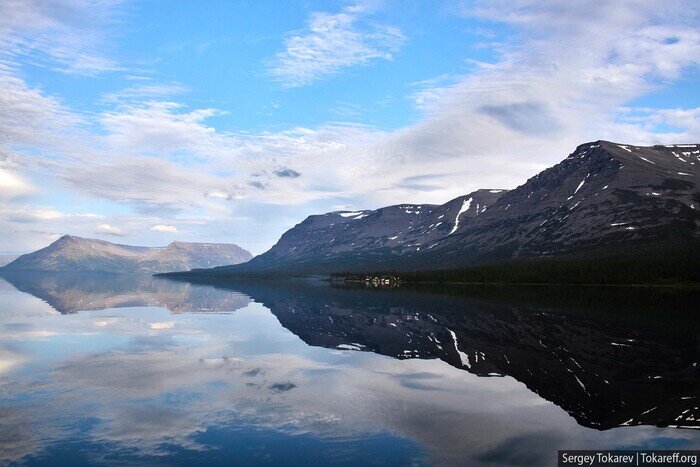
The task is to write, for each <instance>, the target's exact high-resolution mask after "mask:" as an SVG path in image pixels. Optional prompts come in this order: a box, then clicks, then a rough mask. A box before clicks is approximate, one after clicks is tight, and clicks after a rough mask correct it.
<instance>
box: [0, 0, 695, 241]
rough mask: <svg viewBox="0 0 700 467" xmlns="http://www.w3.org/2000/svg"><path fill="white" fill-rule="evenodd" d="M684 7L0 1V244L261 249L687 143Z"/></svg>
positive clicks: (689, 116)
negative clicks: (336, 222)
mask: <svg viewBox="0 0 700 467" xmlns="http://www.w3.org/2000/svg"><path fill="white" fill-rule="evenodd" d="M698 10H699V8H698V5H697V3H696V2H690V1H688V2H684V1H671V2H664V4H663V5H661V4H660V3H659V2H645V1H620V2H602V1H601V2H576V1H573V2H556V1H537V2H535V1H526V0H516V1H507V2H506V1H503V2H479V1H459V0H444V1H430V2H428V1H411V0H406V1H392V0H386V1H380V0H377V1H364V2H363V1H356V2H352V1H340V0H338V1H298V2H293V1H290V2H254V1H240V2H233V1H231V2H223V1H222V2H214V1H212V2H184V1H183V2H166V1H136V0H131V1H129V0H125V1H116V0H100V1H95V2H84V1H81V0H51V1H46V0H44V1H39V0H35V1H20V0H6V1H4V2H2V4H1V5H0V18H2V19H0V89H2V90H3V93H2V95H0V109H1V110H2V115H0V232H1V233H2V236H1V238H0V253H21V252H26V251H29V250H32V249H35V248H38V247H41V246H45V245H47V244H48V243H50V242H51V241H52V240H55V239H56V238H58V236H60V235H61V234H64V233H70V234H74V235H81V236H86V237H98V238H102V239H106V240H110V241H117V242H121V243H129V244H145V245H162V244H166V243H168V242H170V241H172V240H176V239H177V240H183V241H206V242H209V241H215V242H232V243H237V244H240V245H241V246H243V247H244V248H247V249H249V250H251V251H252V252H253V253H261V252H263V251H265V250H266V249H267V248H269V247H270V246H271V245H272V244H273V243H274V242H275V241H276V240H277V239H278V238H279V236H280V235H281V234H282V233H283V232H284V231H285V230H287V229H288V228H290V227H291V226H293V225H294V224H296V223H298V222H300V221H301V220H303V219H304V218H305V217H306V216H307V215H310V214H314V213H321V212H326V211H332V210H338V209H358V208H376V207H379V206H382V205H387V204H393V203H401V202H420V203H428V202H432V203H443V202H445V201H447V200H449V199H451V198H453V197H456V196H459V195H462V194H466V193H468V192H470V191H473V190H475V189H478V188H514V187H516V186H518V185H519V184H521V183H522V182H524V181H525V180H526V179H527V178H529V177H530V176H532V175H534V174H535V173H537V172H538V171H540V170H542V169H543V168H545V167H547V166H550V165H552V164H554V163H556V162H558V161H559V160H561V159H563V158H564V157H566V155H567V154H568V153H569V152H571V151H572V150H573V149H574V148H575V146H576V145H578V144H581V143H583V142H586V141H591V140H597V139H608V140H615V141H620V142H625V143H629V144H655V143H671V142H673V143H680V142H695V143H697V142H698V141H700V84H699V83H700V80H699V79H698V78H700V71H699V69H698V63H699V62H700V31H698V28H697V26H696V25H697V24H698V19H699V18H698Z"/></svg>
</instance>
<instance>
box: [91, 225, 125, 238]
mask: <svg viewBox="0 0 700 467" xmlns="http://www.w3.org/2000/svg"><path fill="white" fill-rule="evenodd" d="M95 232H96V233H100V234H105V235H113V236H115V237H124V236H126V235H127V234H126V233H125V232H124V231H123V230H122V229H120V228H119V227H114V226H112V225H109V224H100V225H98V226H97V229H95Z"/></svg>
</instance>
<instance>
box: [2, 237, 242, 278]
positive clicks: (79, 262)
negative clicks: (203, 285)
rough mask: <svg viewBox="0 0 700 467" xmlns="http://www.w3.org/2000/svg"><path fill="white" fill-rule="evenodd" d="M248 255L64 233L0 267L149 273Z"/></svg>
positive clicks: (223, 248) (234, 249) (213, 246)
mask: <svg viewBox="0 0 700 467" xmlns="http://www.w3.org/2000/svg"><path fill="white" fill-rule="evenodd" d="M251 257H252V255H251V254H250V253H249V252H248V251H246V250H244V249H242V248H240V247H239V246H237V245H232V244H217V243H185V242H173V243H171V244H169V245H167V246H165V247H162V248H149V247H140V246H129V245H118V244H115V243H110V242H106V241H103V240H96V239H89V238H81V237H75V236H70V235H64V236H63V237H61V238H59V239H58V240H56V241H55V242H53V243H52V244H51V245H49V246H47V247H46V248H42V249H40V250H37V251H35V252H33V253H29V254H26V255H22V256H20V257H19V258H17V259H16V260H14V261H12V262H11V263H9V264H8V265H7V266H5V267H4V268H3V269H2V270H3V271H21V270H32V271H67V272H110V273H133V274H137V273H141V274H150V273H158V272H169V271H182V270H186V269H192V268H204V267H214V266H220V265H224V264H238V263H242V262H244V261H247V260H249V259H250V258H251Z"/></svg>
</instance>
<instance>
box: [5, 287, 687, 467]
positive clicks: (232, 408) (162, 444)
mask: <svg viewBox="0 0 700 467" xmlns="http://www.w3.org/2000/svg"><path fill="white" fill-rule="evenodd" d="M696 303H697V296H695V295H693V294H692V293H672V292H670V291H666V290H654V291H647V290H642V289H633V290H630V289H606V290H597V289H590V288H588V289H586V288H584V289H581V288H558V289H552V288H543V287H538V288H527V287H514V288H513V287H511V288H506V287H500V288H496V287H470V288H441V289H439V290H438V289H436V288H423V289H420V290H418V289H409V288H406V287H402V288H399V289H391V290H374V289H366V288H364V287H345V286H336V285H333V284H329V283H327V282H321V281H286V282H271V281H270V282H216V283H204V282H201V283H189V282H182V281H173V280H168V279H159V278H151V277H147V276H126V275H124V276H110V275H66V274H62V275H61V274H20V275H12V276H5V279H4V281H0V462H2V463H13V462H19V463H28V464H55V463H62V464H71V465H80V464H98V463H105V464H113V463H158V464H190V465H191V464H207V465H212V464H214V465H216V464H228V463H231V462H236V463H238V464H243V465H246V464H248V465H266V464H271V465H280V464H281V465H294V464H310V465H318V464H332V465H357V464H359V463H361V464H370V465H372V464H376V465H384V464H393V465H410V464H417V465H423V464H452V465H454V464H466V463H469V464H488V465H492V464H532V465H543V464H545V465H546V464H553V463H555V461H556V450H557V449H577V448H578V449H614V448H645V449H656V448H658V449H662V448H678V449H698V448H700V432H699V431H698V430H697V428H698V427H699V426H700V422H698V421H697V419H698V417H699V416H700V411H698V405H700V404H698V397H699V396H700V378H698V376H699V375H698V368H697V361H698V341H699V340H698V337H699V335H700V334H699V332H698V331H699V328H700V325H699V323H698V319H697V317H696V313H695V310H693V306H694V305H695V304H696Z"/></svg>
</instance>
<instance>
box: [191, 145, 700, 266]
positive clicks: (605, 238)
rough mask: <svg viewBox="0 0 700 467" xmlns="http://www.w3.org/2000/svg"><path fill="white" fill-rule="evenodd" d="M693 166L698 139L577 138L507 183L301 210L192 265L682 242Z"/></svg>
mask: <svg viewBox="0 0 700 467" xmlns="http://www.w3.org/2000/svg"><path fill="white" fill-rule="evenodd" d="M698 167H700V145H676V146H653V147H637V146H630V145H621V144H615V143H610V142H606V141H598V142H595V143H588V144H583V145H581V146H579V147H578V148H577V149H576V151H574V152H573V153H572V154H571V155H569V156H568V157H567V158H566V159H565V160H563V161H562V162H561V163H559V164H557V165H556V166H554V167H551V168H549V169H547V170H545V171H543V172H541V173H539V174H537V175H536V176H534V177H533V178H531V179H529V180H528V181H527V182H526V183H525V184H523V185H522V186H520V187H518V188H516V189H513V190H510V191H505V190H479V191H476V192H474V193H470V194H468V195H465V196H461V197H459V198H456V199H454V200H452V201H450V202H448V203H446V204H443V205H413V204H405V205H397V206H390V207H386V208H382V209H377V210H374V211H356V212H332V213H328V214H323V215H317V216H310V217H308V218H307V219H306V220H304V221H303V222H301V223H300V224H298V225H297V226H295V227H293V228H292V229H290V230H289V231H287V232H286V233H285V234H284V235H283V236H282V237H281V238H280V240H279V242H278V243H277V244H276V245H275V246H273V247H272V248H271V249H270V250H269V251H268V252H266V253H264V254H262V255H260V256H257V257H256V258H254V259H253V260H251V261H250V262H248V263H246V264H244V265H240V266H236V267H232V268H218V269H217V270H215V271H209V272H207V271H203V272H202V274H207V273H214V274H229V273H231V274H235V273H238V272H266V271H267V272H299V273H328V272H334V271H362V270H364V271H372V270H374V271H377V270H389V269H393V270H402V269H403V270H421V269H422V270H426V269H438V268H451V267H463V266H469V265H474V264H480V263H486V262H490V261H503V260H506V261H507V260H512V259H521V258H522V259H527V258H542V257H561V256H566V255H572V254H581V253H584V252H585V253H586V254H588V253H590V252H591V251H593V250H595V252H596V253H597V254H601V255H606V254H610V253H611V252H614V250H615V249H616V248H618V247H620V246H624V247H625V248H629V247H634V246H635V245H654V246H655V247H656V246H658V247H663V246H664V245H672V246H673V247H679V248H682V247H683V245H687V244H697V242H698V241H699V239H700V235H699V234H698V232H699V230H698V226H699V225H700V214H699V209H700V192H699V191H698V185H697V181H698Z"/></svg>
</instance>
